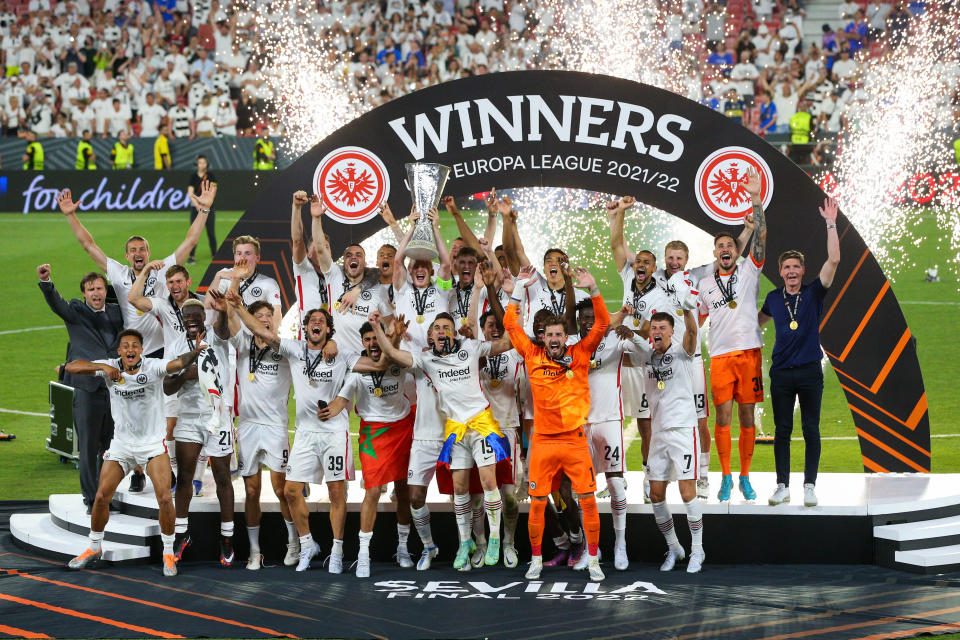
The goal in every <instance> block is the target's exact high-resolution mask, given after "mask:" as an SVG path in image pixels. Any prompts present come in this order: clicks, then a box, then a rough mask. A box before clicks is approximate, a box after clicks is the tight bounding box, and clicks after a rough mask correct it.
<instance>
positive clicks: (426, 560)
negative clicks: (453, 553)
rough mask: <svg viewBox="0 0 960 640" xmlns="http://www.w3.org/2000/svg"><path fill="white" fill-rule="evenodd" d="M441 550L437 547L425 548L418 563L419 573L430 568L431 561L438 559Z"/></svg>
mask: <svg viewBox="0 0 960 640" xmlns="http://www.w3.org/2000/svg"><path fill="white" fill-rule="evenodd" d="M438 553H440V549H438V548H437V547H425V548H424V549H423V553H422V554H420V560H418V561H417V571H426V570H427V569H429V568H430V563H431V561H432V560H433V559H434V558H436V557H437V554H438Z"/></svg>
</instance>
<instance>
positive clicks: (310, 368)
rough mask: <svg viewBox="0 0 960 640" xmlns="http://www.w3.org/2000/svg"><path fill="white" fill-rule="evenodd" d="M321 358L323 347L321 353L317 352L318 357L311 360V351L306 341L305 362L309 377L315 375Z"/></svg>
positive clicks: (304, 344)
mask: <svg viewBox="0 0 960 640" xmlns="http://www.w3.org/2000/svg"><path fill="white" fill-rule="evenodd" d="M321 360H323V350H322V349H321V350H320V352H319V353H317V357H316V359H315V360H314V361H313V362H312V363H311V362H310V353H309V350H308V349H307V343H306V342H304V343H303V364H304V366H305V367H306V369H307V372H306V373H307V378H310V377H312V376H313V372H314V371H316V370H317V367H318V366H319V365H320V361H321Z"/></svg>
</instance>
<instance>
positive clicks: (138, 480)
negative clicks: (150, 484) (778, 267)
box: [130, 471, 147, 493]
mask: <svg viewBox="0 0 960 640" xmlns="http://www.w3.org/2000/svg"><path fill="white" fill-rule="evenodd" d="M146 479H147V477H146V476H145V475H144V474H143V473H138V472H136V471H134V472H133V475H132V476H131V477H130V493H141V492H142V491H143V484H144V481H145V480H146Z"/></svg>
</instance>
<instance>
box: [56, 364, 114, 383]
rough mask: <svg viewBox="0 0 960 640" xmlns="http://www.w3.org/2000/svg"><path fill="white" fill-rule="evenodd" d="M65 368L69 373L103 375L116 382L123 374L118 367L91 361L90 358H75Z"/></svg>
mask: <svg viewBox="0 0 960 640" xmlns="http://www.w3.org/2000/svg"><path fill="white" fill-rule="evenodd" d="M64 369H65V370H66V372H67V373H69V374H71V375H75V376H96V375H103V377H105V378H110V379H111V380H113V381H114V382H120V378H121V376H122V374H121V373H120V370H119V369H117V368H116V367H113V366H110V365H109V364H104V363H102V362H90V361H89V360H73V361H71V362H68V363H67V364H66V365H65V366H64Z"/></svg>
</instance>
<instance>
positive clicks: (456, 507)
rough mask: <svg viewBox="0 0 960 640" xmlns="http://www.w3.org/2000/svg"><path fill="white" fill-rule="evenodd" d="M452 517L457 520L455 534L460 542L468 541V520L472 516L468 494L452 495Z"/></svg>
mask: <svg viewBox="0 0 960 640" xmlns="http://www.w3.org/2000/svg"><path fill="white" fill-rule="evenodd" d="M453 515H454V516H456V519H457V533H458V534H459V535H460V542H466V541H467V540H469V539H470V528H471V526H470V524H471V523H470V520H471V517H472V515H473V513H472V510H471V509H470V494H469V493H455V494H453Z"/></svg>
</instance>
